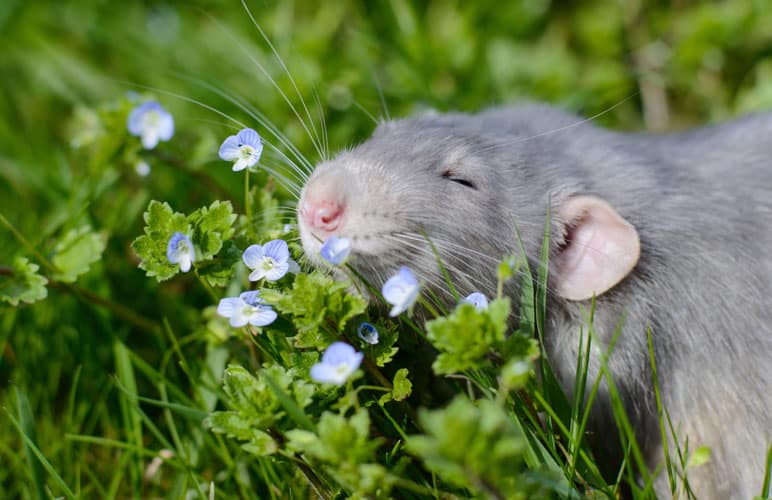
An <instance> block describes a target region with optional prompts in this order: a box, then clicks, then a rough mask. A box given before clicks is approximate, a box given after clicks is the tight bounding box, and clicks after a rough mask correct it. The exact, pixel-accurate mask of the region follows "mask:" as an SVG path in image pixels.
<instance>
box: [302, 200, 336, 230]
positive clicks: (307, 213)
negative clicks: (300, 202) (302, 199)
mask: <svg viewBox="0 0 772 500" xmlns="http://www.w3.org/2000/svg"><path fill="white" fill-rule="evenodd" d="M301 212H302V215H303V217H304V218H305V220H306V222H307V223H308V224H309V225H310V226H311V227H313V228H314V229H319V230H322V231H326V232H331V231H334V230H335V229H337V228H338V225H340V220H341V217H342V216H343V207H342V206H341V204H340V203H337V202H335V201H330V200H323V201H320V202H318V203H311V204H306V205H305V206H304V207H303V210H302V211H301Z"/></svg>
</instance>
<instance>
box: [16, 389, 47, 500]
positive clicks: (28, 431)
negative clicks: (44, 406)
mask: <svg viewBox="0 0 772 500" xmlns="http://www.w3.org/2000/svg"><path fill="white" fill-rule="evenodd" d="M15 389H16V404H17V407H18V414H19V421H20V424H21V429H20V432H22V434H24V435H26V436H27V438H28V439H29V441H30V442H31V443H32V444H33V445H34V446H37V436H36V432H35V419H34V418H33V417H32V409H31V408H30V405H29V400H28V399H27V396H26V394H24V393H23V392H21V390H19V388H18V387H15ZM24 451H25V453H26V455H27V462H28V463H29V471H30V476H31V478H32V484H33V485H34V486H35V493H36V494H37V498H38V500H42V499H43V498H46V484H45V481H44V480H43V468H42V467H41V465H40V462H38V460H37V459H36V458H35V453H34V452H33V451H32V448H31V447H30V445H29V444H27V443H26V441H25V444H24Z"/></svg>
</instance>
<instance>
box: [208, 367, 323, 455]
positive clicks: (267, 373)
mask: <svg viewBox="0 0 772 500" xmlns="http://www.w3.org/2000/svg"><path fill="white" fill-rule="evenodd" d="M223 389H224V391H225V395H226V396H227V397H226V398H225V402H226V404H227V405H228V406H229V407H230V408H231V409H230V410H229V411H217V412H212V413H211V414H209V416H208V417H207V418H206V419H205V420H204V425H205V426H206V427H208V428H209V429H210V430H212V432H216V433H218V434H226V435H228V436H230V437H232V438H234V439H237V440H239V441H246V444H244V448H245V449H247V450H248V451H249V452H250V453H254V454H256V455H267V454H271V453H274V452H275V451H276V450H277V446H278V445H277V444H276V443H275V442H273V439H272V438H271V437H270V436H269V435H268V434H266V432H265V431H267V430H268V429H269V428H274V427H278V428H282V427H284V428H286V427H287V426H289V425H292V426H294V425H295V422H294V419H298V415H300V419H301V420H304V421H305V422H306V425H307V426H308V427H309V428H310V427H312V426H311V424H310V422H308V418H307V417H306V416H305V413H303V409H304V408H305V407H306V406H308V405H309V404H311V402H312V400H313V395H314V393H315V391H316V387H315V386H314V385H313V384H310V383H308V382H307V381H306V380H305V379H303V378H302V377H299V376H298V372H297V370H295V369H289V370H287V369H284V368H282V367H281V366H278V365H272V366H270V367H267V368H265V369H263V370H262V371H261V374H260V375H259V376H257V377H256V376H254V375H252V374H251V373H249V372H248V371H247V370H246V369H245V368H244V367H242V366H238V365H231V366H228V368H226V369H225V374H224V376H223ZM282 409H283V410H285V411H282ZM285 412H288V413H290V414H293V419H289V418H287V413H285Z"/></svg>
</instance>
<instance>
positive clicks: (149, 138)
mask: <svg viewBox="0 0 772 500" xmlns="http://www.w3.org/2000/svg"><path fill="white" fill-rule="evenodd" d="M126 128H128V130H129V133H130V134H131V135H135V136H138V137H141V139H142V146H143V147H144V148H145V149H153V148H154V147H156V145H157V144H158V141H159V140H162V141H168V140H169V139H171V138H172V136H173V135H174V118H173V117H172V115H171V114H170V113H169V112H168V111H166V110H165V109H164V108H163V107H162V106H161V105H160V104H158V103H157V102H155V101H148V102H145V103H143V104H140V105H139V106H137V107H136V108H134V109H133V110H132V111H131V113H129V116H128V118H127V120H126Z"/></svg>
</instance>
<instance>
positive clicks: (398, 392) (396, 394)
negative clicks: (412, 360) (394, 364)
mask: <svg viewBox="0 0 772 500" xmlns="http://www.w3.org/2000/svg"><path fill="white" fill-rule="evenodd" d="M407 374H408V371H407V368H400V369H399V370H397V373H395V374H394V382H392V383H393V385H394V389H392V391H391V393H392V396H393V398H394V400H395V401H402V400H403V399H406V398H407V397H408V396H410V393H411V392H413V384H412V383H411V382H410V380H408V378H407Z"/></svg>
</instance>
